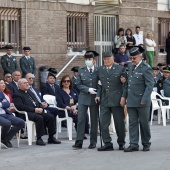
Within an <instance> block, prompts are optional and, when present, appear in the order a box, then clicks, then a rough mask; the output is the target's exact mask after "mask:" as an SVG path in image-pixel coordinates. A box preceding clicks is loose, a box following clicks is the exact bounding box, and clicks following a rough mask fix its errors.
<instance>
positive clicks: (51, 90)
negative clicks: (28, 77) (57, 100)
mask: <svg viewBox="0 0 170 170" xmlns="http://www.w3.org/2000/svg"><path fill="white" fill-rule="evenodd" d="M55 82H56V77H55V75H54V74H53V73H51V72H49V73H48V76H47V82H46V83H45V84H43V85H42V88H41V94H42V96H43V95H45V94H50V95H53V96H57V91H58V90H59V86H58V85H57V84H55Z"/></svg>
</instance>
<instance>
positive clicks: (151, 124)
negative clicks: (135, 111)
mask: <svg viewBox="0 0 170 170" xmlns="http://www.w3.org/2000/svg"><path fill="white" fill-rule="evenodd" d="M153 113H154V110H153V108H152V112H151V123H150V125H152V121H153Z"/></svg>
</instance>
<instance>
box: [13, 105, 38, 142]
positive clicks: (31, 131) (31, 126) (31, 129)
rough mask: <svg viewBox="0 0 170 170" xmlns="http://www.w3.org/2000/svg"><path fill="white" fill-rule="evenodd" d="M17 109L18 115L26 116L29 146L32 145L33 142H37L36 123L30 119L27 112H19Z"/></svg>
mask: <svg viewBox="0 0 170 170" xmlns="http://www.w3.org/2000/svg"><path fill="white" fill-rule="evenodd" d="M15 109H16V111H17V112H18V113H20V114H24V115H25V118H26V126H27V133H28V145H32V142H34V141H35V136H36V129H35V122H33V121H31V120H29V119H28V114H27V112H26V111H19V110H17V108H16V107H15Z"/></svg>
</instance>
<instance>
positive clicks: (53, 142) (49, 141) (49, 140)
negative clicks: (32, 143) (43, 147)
mask: <svg viewBox="0 0 170 170" xmlns="http://www.w3.org/2000/svg"><path fill="white" fill-rule="evenodd" d="M48 143H49V144H60V143H61V141H59V140H57V139H56V138H55V137H53V138H48Z"/></svg>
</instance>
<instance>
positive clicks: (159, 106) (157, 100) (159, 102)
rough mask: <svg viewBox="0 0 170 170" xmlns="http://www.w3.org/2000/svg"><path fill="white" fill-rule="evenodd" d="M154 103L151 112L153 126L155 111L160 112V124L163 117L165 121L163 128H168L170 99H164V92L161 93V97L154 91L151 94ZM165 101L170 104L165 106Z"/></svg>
mask: <svg viewBox="0 0 170 170" xmlns="http://www.w3.org/2000/svg"><path fill="white" fill-rule="evenodd" d="M151 101H152V112H151V125H152V121H153V113H154V111H155V110H158V124H160V123H161V117H162V121H163V126H166V117H167V118H168V119H169V117H170V116H169V109H170V98H169V97H164V91H163V90H162V91H161V95H160V94H159V93H157V92H156V90H154V91H153V92H152V93H151ZM165 101H168V102H169V104H168V105H167V104H165Z"/></svg>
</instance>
